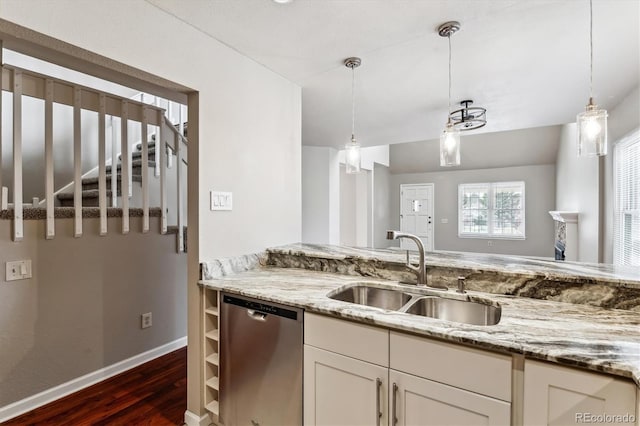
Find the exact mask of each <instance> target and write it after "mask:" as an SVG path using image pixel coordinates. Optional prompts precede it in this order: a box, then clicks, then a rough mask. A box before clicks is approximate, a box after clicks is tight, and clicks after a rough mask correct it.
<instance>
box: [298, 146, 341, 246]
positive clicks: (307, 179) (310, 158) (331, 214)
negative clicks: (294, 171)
mask: <svg viewBox="0 0 640 426" xmlns="http://www.w3.org/2000/svg"><path fill="white" fill-rule="evenodd" d="M302 170H303V172H302V241H303V242H308V243H318V244H339V242H340V163H339V162H338V151H337V150H335V149H333V148H329V147H314V146H305V147H303V148H302Z"/></svg>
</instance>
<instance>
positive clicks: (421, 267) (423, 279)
mask: <svg viewBox="0 0 640 426" xmlns="http://www.w3.org/2000/svg"><path fill="white" fill-rule="evenodd" d="M400 238H408V239H410V240H412V241H413V242H414V243H416V245H417V246H418V262H419V264H418V267H415V266H413V265H412V264H411V262H409V250H407V264H406V266H407V268H409V269H410V270H412V271H413V272H415V273H416V275H417V278H418V283H417V284H418V285H419V286H425V287H430V288H437V289H440V290H448V287H447V286H438V285H436V286H430V285H428V283H427V266H426V265H425V257H424V244H422V240H421V239H420V237H418V236H417V235H413V234H409V233H407V232H400V231H387V240H397V239H400Z"/></svg>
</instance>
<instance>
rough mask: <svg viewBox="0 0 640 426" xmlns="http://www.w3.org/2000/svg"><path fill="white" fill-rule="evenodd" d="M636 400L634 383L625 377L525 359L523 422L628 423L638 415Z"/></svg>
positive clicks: (550, 425) (554, 425)
mask: <svg viewBox="0 0 640 426" xmlns="http://www.w3.org/2000/svg"><path fill="white" fill-rule="evenodd" d="M635 401H636V386H635V385H634V384H633V383H631V382H628V381H626V380H620V379H616V378H614V377H609V376H605V375H602V374H596V373H588V372H586V371H578V370H574V369H572V368H567V367H561V366H557V365H550V364H547V363H543V362H537V361H529V360H527V361H525V365H524V424H525V425H549V426H560V425H562V426H564V425H579V424H585V423H598V424H605V423H606V424H615V425H621V424H627V425H628V424H630V423H633V420H630V419H631V417H636V416H637V414H638V413H636V408H635ZM597 416H603V417H602V419H599V418H598V417H597Z"/></svg>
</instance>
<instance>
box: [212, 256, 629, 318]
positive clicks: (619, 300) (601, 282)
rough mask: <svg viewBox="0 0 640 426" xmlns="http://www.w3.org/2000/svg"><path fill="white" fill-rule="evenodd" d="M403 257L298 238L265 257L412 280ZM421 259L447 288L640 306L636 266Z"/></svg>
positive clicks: (290, 264) (278, 263)
mask: <svg viewBox="0 0 640 426" xmlns="http://www.w3.org/2000/svg"><path fill="white" fill-rule="evenodd" d="M411 262H412V263H413V264H416V265H417V263H418V260H417V256H416V255H412V256H411ZM404 263H405V252H404V251H400V250H398V249H387V250H380V249H375V250H373V249H366V248H353V247H340V246H329V245H314V244H300V243H299V244H290V245H286V246H282V247H275V248H270V249H268V250H267V257H266V264H267V265H269V266H274V267H282V268H301V269H308V270H313V271H324V272H335V273H339V274H345V275H359V276H365V277H375V278H384V279H389V280H395V281H403V282H415V280H416V276H415V274H414V273H413V272H410V271H409V270H408V269H407V268H406V267H405V266H404ZM426 265H427V277H428V281H429V282H438V283H440V284H445V285H447V286H449V287H450V288H452V287H455V285H456V279H457V277H458V276H460V275H462V276H465V277H466V278H467V288H469V289H470V290H476V291H481V292H485V293H494V294H503V295H514V296H522V297H528V298H535V299H542V300H555V301H558V302H569V303H577V304H586V305H592V306H598V307H603V308H617V309H628V310H635V311H637V312H640V268H633V267H621V266H615V265H610V264H592V263H578V262H560V261H553V260H544V259H536V258H527V257H522V256H508V255H497V254H482V253H461V252H446V251H437V252H427V253H426ZM203 277H204V278H207V276H206V275H204V276H203Z"/></svg>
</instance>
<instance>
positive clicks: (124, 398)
mask: <svg viewBox="0 0 640 426" xmlns="http://www.w3.org/2000/svg"><path fill="white" fill-rule="evenodd" d="M186 409H187V349H186V348H182V349H178V350H177V351H175V352H171V353H169V354H167V355H164V356H162V357H160V358H157V359H155V360H153V361H150V362H148V363H146V364H143V365H141V366H139V367H136V368H134V369H131V370H129V371H127V372H125V373H122V374H119V375H117V376H114V377H112V378H110V379H107V380H105V381H103V382H101V383H98V384H96V385H93V386H91V387H88V388H86V389H83V390H81V391H79V392H76V393H74V394H72V395H69V396H67V397H65V398H62V399H60V400H58V401H55V402H52V403H51V404H48V405H45V406H42V407H40V408H38V409H36V410H33V411H31V412H29V413H26V414H23V415H22V416H20V417H16V418H14V419H12V420H9V421H7V422H4V423H2V426H17V425H20V426H25V425H38V426H40V425H52V426H53V425H55V426H63V425H73V426H77V425H105V426H106V425H109V426H111V425H123V426H124V425H127V426H137V425H154V426H155V425H158V426H162V425H181V424H183V420H184V412H185V410H186Z"/></svg>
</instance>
